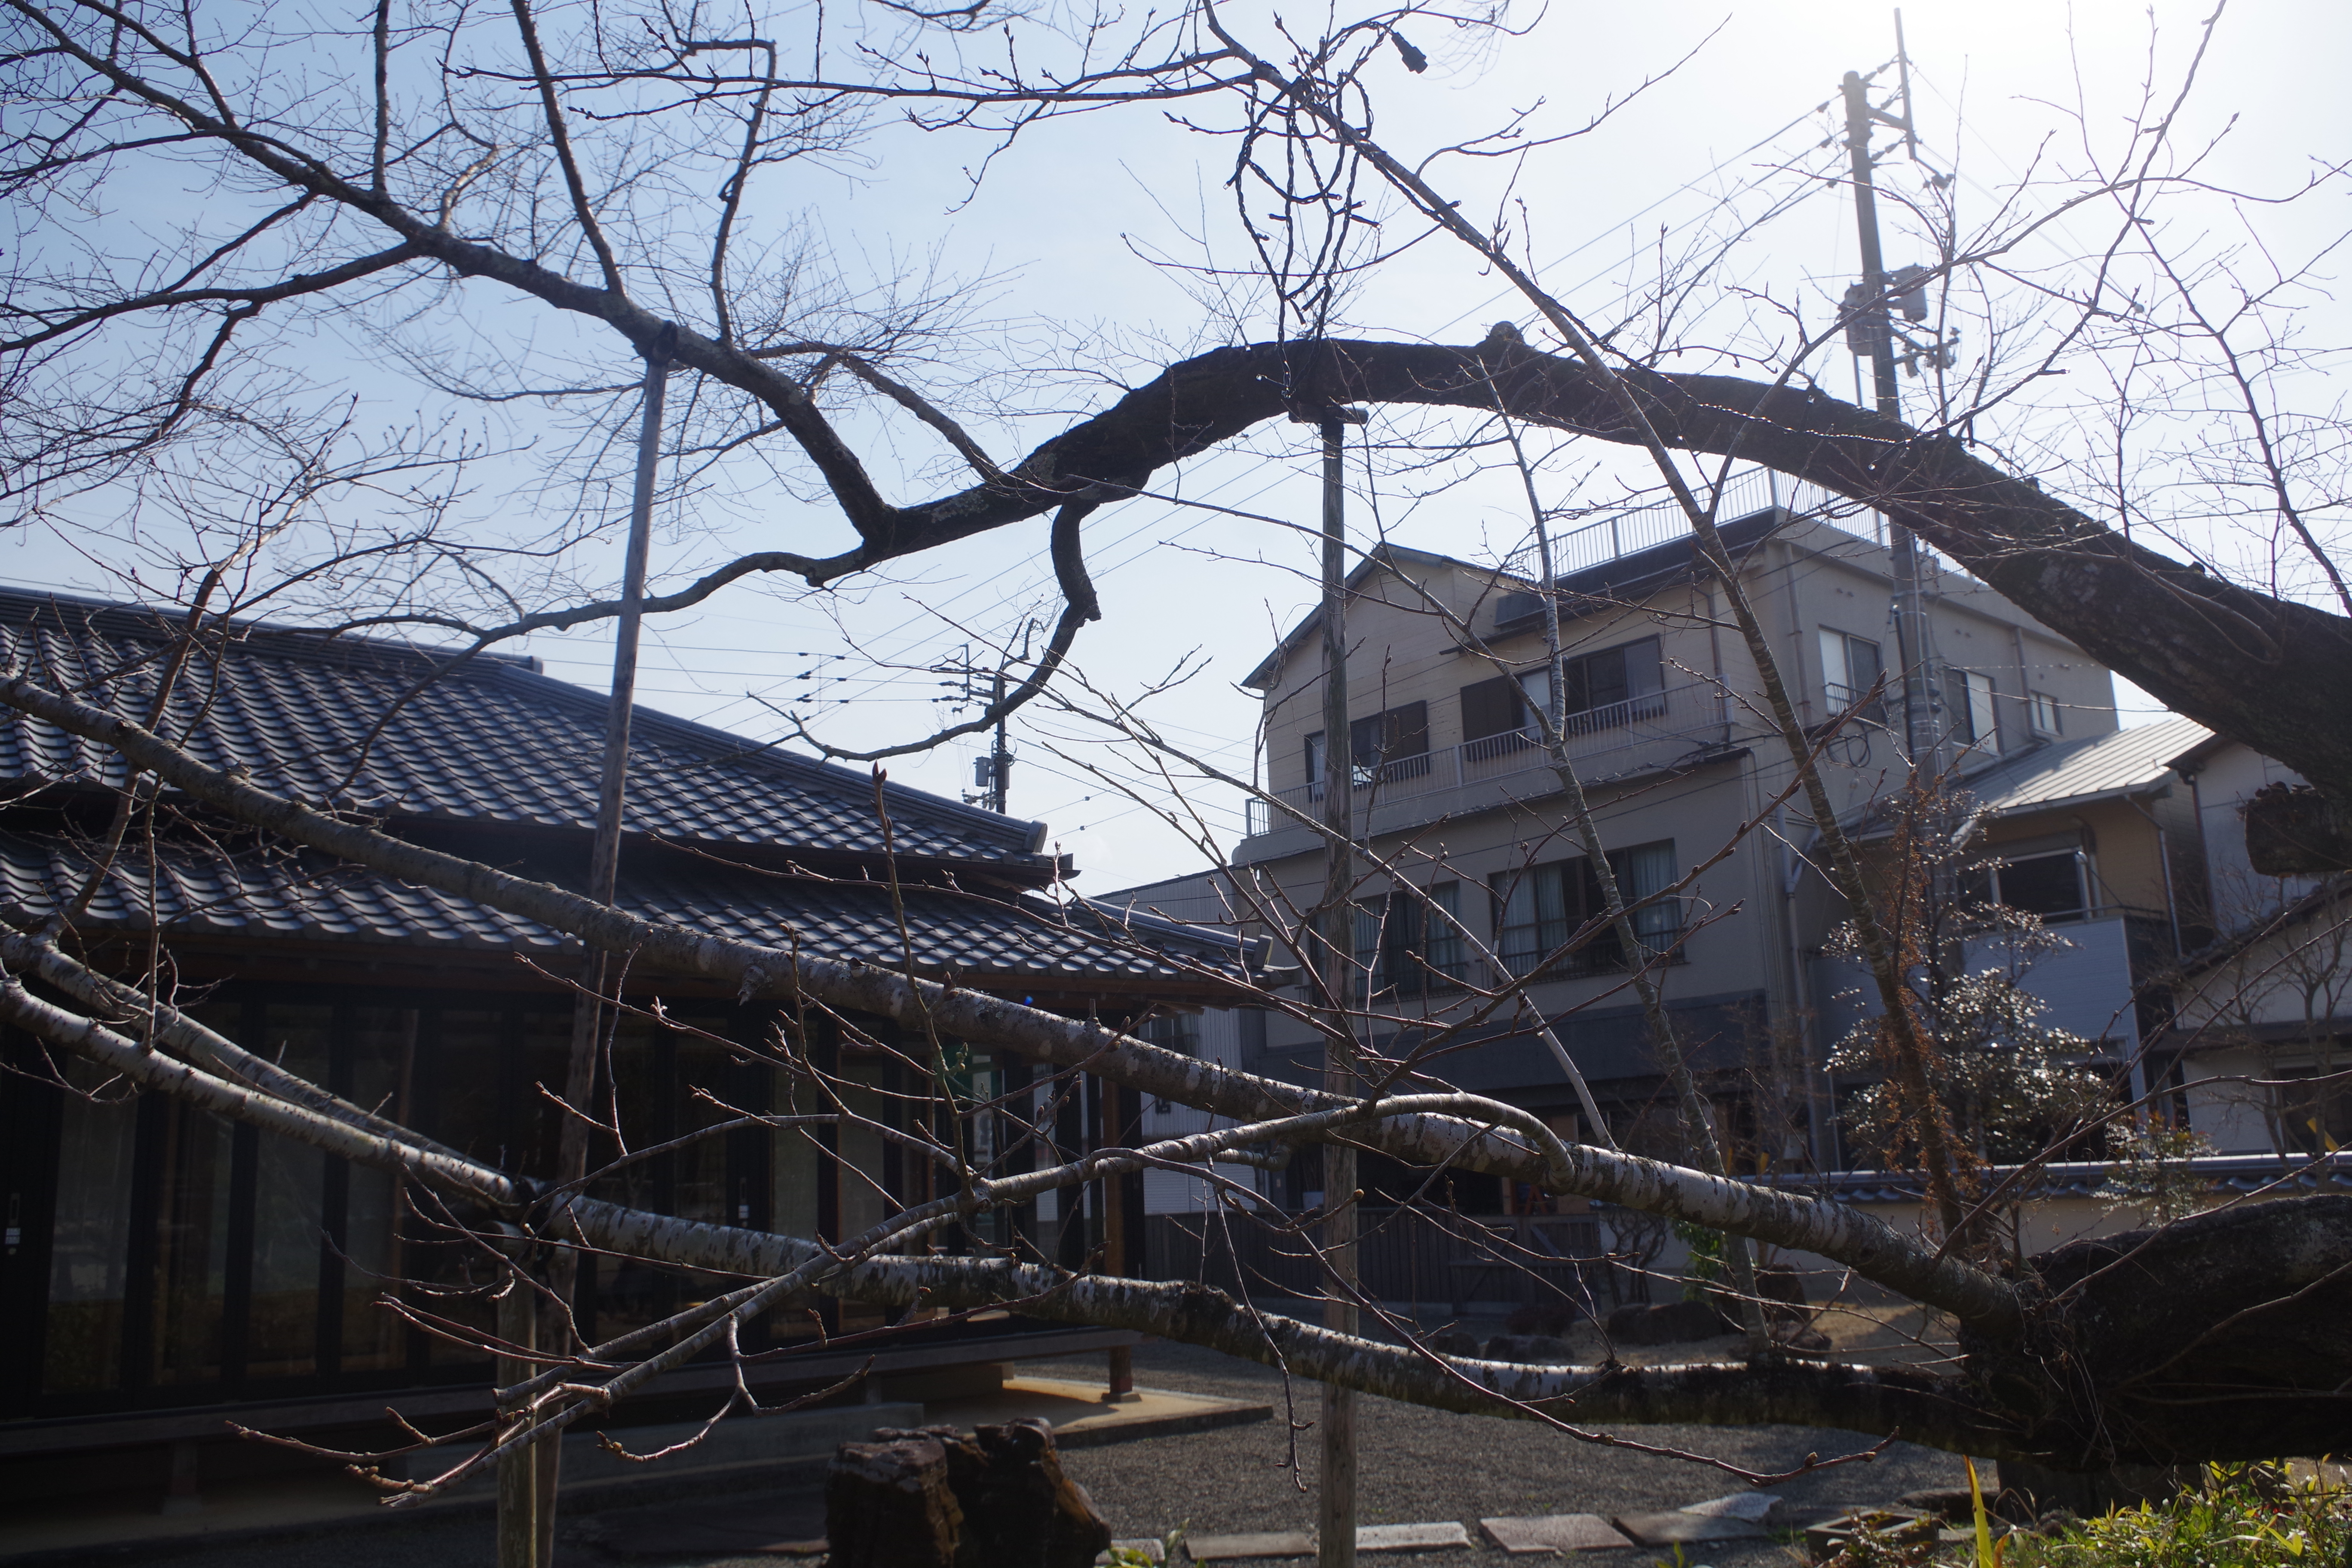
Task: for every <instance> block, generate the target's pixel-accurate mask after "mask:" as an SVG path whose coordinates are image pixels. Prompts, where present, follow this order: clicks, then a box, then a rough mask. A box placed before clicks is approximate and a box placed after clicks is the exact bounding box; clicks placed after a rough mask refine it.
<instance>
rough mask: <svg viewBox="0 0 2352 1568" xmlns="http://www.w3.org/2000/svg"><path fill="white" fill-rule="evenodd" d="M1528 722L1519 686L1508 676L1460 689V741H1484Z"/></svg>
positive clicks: (1507, 732)
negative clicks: (1461, 739)
mask: <svg viewBox="0 0 2352 1568" xmlns="http://www.w3.org/2000/svg"><path fill="white" fill-rule="evenodd" d="M1526 723H1527V708H1526V704H1525V702H1524V700H1522V699H1521V697H1520V695H1519V683H1518V682H1517V680H1516V679H1512V678H1511V677H1510V676H1507V675H1498V676H1496V677H1495V679H1492V680H1481V681H1477V682H1475V684H1473V685H1469V686H1465V687H1464V688H1463V689H1462V738H1463V740H1465V741H1483V740H1485V739H1486V738H1487V737H1488V736H1490V735H1503V734H1509V733H1512V732H1514V731H1517V730H1518V729H1520V728H1521V727H1522V726H1523V725H1525V724H1526Z"/></svg>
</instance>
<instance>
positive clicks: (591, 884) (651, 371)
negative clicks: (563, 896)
mask: <svg viewBox="0 0 2352 1568" xmlns="http://www.w3.org/2000/svg"><path fill="white" fill-rule="evenodd" d="M676 342H677V329H676V328H675V327H672V328H668V329H666V330H665V331H663V333H662V336H661V340H660V341H659V342H656V344H655V346H654V347H653V348H652V349H651V350H649V351H647V353H646V371H645V384H644V390H643V393H642V400H643V402H642V407H641V408H640V411H639V416H638V424H637V466H636V475H635V488H634V489H633V491H632V494H631V497H630V501H629V542H628V548H627V552H626V553H625V556H624V557H623V561H622V566H621V613H620V615H619V616H617V617H616V618H615V620H614V627H613V691H612V696H611V698H610V700H608V702H607V703H606V706H605V710H604V759H603V766H602V769H601V771H600V773H599V777H598V781H597V787H596V834H595V837H594V838H593V841H592V842H591V844H590V847H589V853H588V889H587V891H588V896H589V897H590V898H592V899H593V900H596V901H597V902H598V903H600V904H609V903H611V902H612V901H613V895H614V889H615V887H616V886H617V884H618V882H619V879H620V868H621V827H622V819H623V816H624V814H625V809H626V806H627V801H628V784H629V723H630V720H631V717H632V716H633V715H634V713H635V709H636V699H637V641H638V634H639V632H640V630H641V628H642V626H643V622H644V618H645V598H646V556H647V554H648V553H649V552H650V551H651V547H652V540H653V516H654V488H655V483H656V480H657V479H658V478H659V477H660V471H661V434H662V410H663V404H664V400H665V398H666V395H667V392H668V389H669V365H670V354H671V352H672V348H673V346H674V345H675V344H676ZM612 975H613V971H612V969H611V967H610V966H609V965H608V964H607V963H605V959H604V953H602V952H593V951H592V952H590V953H589V954H588V956H587V958H586V960H585V961H584V962H583V963H582V965H581V971H580V994H579V996H578V997H577V998H576V999H575V1000H574V1001H573V1003H572V1049H571V1059H570V1060H569V1062H568V1063H567V1064H566V1068H565V1073H564V1080H563V1099H564V1102H565V1103H566V1104H568V1105H570V1106H571V1107H572V1112H573V1113H572V1115H569V1116H566V1117H564V1118H563V1119H562V1131H560V1132H559V1133H558V1134H557V1137H556V1166H557V1172H556V1174H557V1177H558V1179H559V1180H561V1181H562V1182H564V1183H567V1184H569V1183H576V1182H579V1181H580V1180H582V1179H583V1177H584V1176H586V1174H587V1173H588V1158H589V1152H590V1151H589V1147H588V1128H589V1124H590V1122H591V1121H593V1116H592V1114H591V1110H590V1108H591V1106H592V1105H593V1102H594V1098H595V1089H596V1059H597V1056H598V1051H597V1046H598V1044H599V1042H600V1041H601V1039H602V1038H603V1034H604V1003H605V1001H606V997H605V994H604V992H605V987H606V985H607V984H608V982H609V981H610V979H611V978H612ZM579 1257H580V1255H579V1254H578V1253H577V1252H575V1251H573V1250H572V1248H570V1247H559V1248H558V1249H557V1250H556V1253H555V1256H554V1258H553V1259H552V1260H551V1267H550V1268H549V1269H548V1288H549V1290H550V1292H551V1295H552V1296H553V1297H554V1299H555V1301H556V1302H557V1303H559V1304H561V1305H562V1306H568V1305H570V1304H571V1303H572V1300H573V1297H574V1294H575V1292H576V1289H577V1285H578V1279H579ZM509 1296H511V1297H515V1298H517V1299H518V1300H520V1301H523V1302H530V1301H532V1300H533V1298H532V1297H531V1295H530V1293H529V1292H527V1291H525V1290H524V1289H522V1287H521V1285H520V1281H518V1282H517V1283H516V1284H514V1285H513V1286H510V1287H509ZM517 1310H518V1312H519V1314H520V1315H519V1316H518V1317H517V1319H516V1325H517V1328H516V1331H518V1332H527V1331H530V1329H532V1328H533V1327H534V1326H535V1324H536V1322H537V1321H538V1320H540V1319H541V1318H542V1317H543V1318H544V1319H545V1323H546V1328H547V1330H548V1332H547V1333H545V1334H544V1335H541V1336H540V1338H541V1339H542V1340H543V1341H544V1342H547V1343H549V1344H550V1345H551V1346H552V1348H554V1349H557V1350H569V1349H570V1348H571V1347H570V1346H569V1345H568V1344H563V1343H560V1342H557V1336H556V1334H555V1330H556V1328H557V1326H558V1325H559V1324H560V1323H562V1321H564V1320H563V1318H562V1314H561V1312H560V1310H556V1309H555V1308H551V1309H550V1310H548V1311H546V1312H545V1313H543V1314H542V1313H540V1312H536V1311H530V1310H522V1309H521V1308H518V1309H517ZM499 1331H500V1333H501V1334H502V1335H505V1336H506V1337H509V1338H511V1337H512V1335H511V1334H510V1333H509V1329H508V1325H507V1323H506V1322H505V1321H504V1320H503V1319H502V1320H501V1321H500V1323H499ZM531 1343H532V1342H531V1341H530V1340H529V1339H526V1340H523V1341H521V1342H520V1348H523V1349H526V1350H528V1349H530V1348H531ZM518 1364H520V1363H518ZM562 1453H563V1449H562V1444H561V1442H560V1441H559V1440H557V1439H554V1438H548V1439H545V1440H542V1441H541V1442H540V1443H539V1444H538V1445H537V1446H536V1447H535V1448H533V1449H527V1450H524V1451H523V1452H521V1453H519V1454H515V1455H510V1456H509V1457H508V1458H504V1459H501V1460H499V1468H500V1477H499V1498H500V1507H501V1508H502V1509H503V1508H505V1507H506V1506H507V1503H506V1500H507V1498H508V1496H509V1490H512V1492H513V1493H514V1495H515V1496H517V1497H520V1495H521V1493H522V1489H523V1488H524V1485H525V1483H524V1482H523V1480H522V1479H521V1478H520V1475H519V1474H518V1476H516V1477H515V1478H513V1479H512V1485H511V1487H510V1486H509V1477H508V1475H507V1473H506V1468H507V1467H508V1466H509V1465H517V1466H520V1465H523V1464H530V1466H531V1467H532V1469H533V1472H534V1474H533V1478H532V1480H531V1482H530V1490H531V1491H532V1492H533V1493H534V1494H535V1505H536V1518H535V1519H534V1520H533V1521H532V1522H531V1527H530V1531H529V1534H528V1545H526V1536H525V1534H524V1531H522V1530H521V1529H520V1513H519V1512H518V1515H517V1520H518V1528H517V1529H515V1530H513V1531H508V1530H506V1529H503V1528H502V1529H501V1530H500V1532H499V1568H548V1564H549V1563H552V1562H553V1561H554V1552H555V1491H556V1486H557V1484H558V1480H559V1477H558V1474H557V1471H558V1468H559V1466H560V1465H561V1463H562Z"/></svg>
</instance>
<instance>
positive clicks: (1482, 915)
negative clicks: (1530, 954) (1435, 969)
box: [1255, 759, 1788, 1046]
mask: <svg viewBox="0 0 2352 1568" xmlns="http://www.w3.org/2000/svg"><path fill="white" fill-rule="evenodd" d="M1749 772H1750V763H1748V761H1747V760H1746V759H1740V760H1735V761H1732V762H1727V763H1717V764H1716V765H1714V766H1711V767H1707V768H1705V769H1702V770H1699V771H1697V772H1696V773H1689V774H1686V775H1683V776H1680V777H1666V778H1660V779H1654V780H1651V781H1649V782H1647V783H1645V784H1639V785H1637V786H1635V787H1633V788H1628V789H1622V790H1614V791H1611V790H1603V791H1598V792H1596V793H1595V795H1594V797H1593V801H1592V804H1593V815H1594V817H1595V821H1596V825H1597V826H1599V828H1600V830H1601V837H1602V841H1603V842H1604V843H1606V844H1608V845H1609V846H1610V847H1612V848H1621V847H1634V846H1638V845H1643V844H1649V843H1654V842H1656V841H1658V840H1662V839H1671V840H1672V841H1673V842H1674V845H1675V857H1676V859H1677V861H1678V862H1679V863H1680V865H1681V866H1683V867H1684V868H1690V867H1693V866H1695V865H1696V864H1698V863H1699V862H1701V861H1704V860H1706V859H1708V858H1711V857H1713V856H1714V855H1715V854H1716V853H1717V851H1718V850H1720V849H1722V848H1723V847H1725V846H1726V845H1732V846H1733V848H1732V852H1731V853H1730V854H1729V855H1728V856H1727V857H1725V858H1723V859H1721V860H1719V861H1717V863H1715V864H1714V865H1711V866H1708V867H1707V868H1706V869H1705V870H1704V871H1703V872H1701V873H1699V874H1698V875H1697V876H1696V879H1695V880H1694V881H1693V882H1692V883H1691V885H1690V887H1689V889H1687V891H1686V893H1685V911H1686V913H1685V921H1687V922H1690V923H1693V924H1696V925H1697V926H1698V927H1699V929H1697V930H1696V931H1695V932H1694V933H1693V934H1692V936H1691V937H1690V938H1689V939H1688V941H1687V942H1686V943H1685V956H1686V958H1687V961H1688V962H1686V963H1678V964H1675V965H1673V966H1671V967H1670V968H1668V969H1666V970H1665V971H1664V972H1663V973H1664V987H1665V990H1666V993H1667V995H1668V997H1669V999H1672V998H1674V997H1676V996H1700V995H1707V996H1714V995H1723V994H1734V993H1745V992H1750V991H1764V992H1767V993H1769V994H1770V996H1771V997H1772V998H1773V999H1774V1000H1776V1001H1777V1000H1780V998H1781V997H1782V995H1783V993H1784V992H1785V991H1786V988H1787V979H1786V976H1787V972H1788V966H1787V963H1786V961H1785V952H1786V948H1785V940H1786V939H1785V936H1784V935H1783V934H1782V928H1781V927H1780V924H1779V921H1778V914H1777V900H1778V897H1779V878H1780V870H1781V867H1780V846H1779V844H1778V842H1777V841H1776V840H1774V839H1772V838H1770V837H1768V836H1755V835H1751V836H1748V837H1739V835H1740V829H1741V828H1742V827H1743V826H1744V825H1745V823H1746V819H1747V816H1748V812H1749V810H1750V809H1751V804H1750V803H1751V802H1752V801H1753V799H1754V798H1755V791H1754V785H1753V781H1752V780H1751V779H1749V778H1748V777H1747V776H1746V775H1747V774H1748V773H1749ZM1735 840H1737V842H1736V843H1735ZM1371 849H1372V851H1373V854H1374V855H1375V856H1376V857H1378V858H1381V859H1384V860H1387V861H1389V862H1390V863H1391V864H1394V865H1396V866H1398V867H1400V868H1404V870H1405V875H1406V877H1407V879H1409V880H1410V881H1412V882H1413V883H1415V884H1418V885H1420V886H1423V887H1427V886H1430V885H1433V884H1434V883H1438V882H1443V881H1454V882H1456V883H1458V884H1459V885H1460V887H1461V902H1460V907H1461V911H1462V918H1463V921H1464V923H1465V925H1466V926H1467V927H1468V928H1469V930H1470V931H1471V932H1472V934H1473V935H1475V937H1477V939H1478V940H1479V941H1480V942H1485V943H1486V944H1487V945H1488V946H1489V947H1492V946H1494V945H1495V944H1496V930H1495V924H1496V910H1495V908H1494V901H1493V900H1492V898H1491V896H1490V895H1489V893H1488V892H1487V890H1486V889H1488V888H1489V887H1490V886H1491V884H1492V882H1493V881H1494V879H1496V878H1498V877H1501V876H1505V875H1507V874H1508V873H1509V872H1511V871H1513V870H1516V869H1519V868H1524V867H1527V866H1529V865H1536V864H1541V863H1544V862H1549V861H1553V860H1568V859H1576V858H1580V857H1581V855H1582V853H1583V852H1582V850H1581V848H1580V847H1579V846H1578V844H1577V842H1576V840H1575V838H1574V836H1573V834H1572V833H1571V832H1570V829H1569V828H1568V826H1567V825H1566V824H1565V822H1564V820H1563V819H1562V816H1561V814H1560V812H1559V808H1558V805H1557V803H1556V802H1551V801H1538V802H1534V803H1531V804H1530V805H1528V806H1526V807H1523V808H1519V809H1506V810H1501V811H1494V812H1489V813H1486V814H1483V815H1481V816H1475V817H1469V818H1465V819H1462V820H1458V821H1448V822H1442V823H1437V824H1433V825H1430V826H1427V827H1425V828H1423V829H1421V830H1419V831H1417V832H1413V833H1410V834H1401V835H1391V836H1387V837H1381V838H1377V839H1375V840H1374V841H1373V842H1372V845H1371ZM1255 870H1256V871H1257V873H1258V874H1259V875H1261V876H1264V877H1265V878H1267V879H1268V880H1269V881H1270V882H1271V883H1273V884H1274V885H1275V886H1277V887H1279V888H1280V889H1282V890H1283V892H1284V893H1285V895H1286V897H1287V898H1288V899H1289V900H1291V901H1293V902H1294V903H1295V904H1296V905H1297V906H1301V907H1303V906H1305V905H1307V904H1308V903H1311V902H1313V901H1314V900H1315V899H1316V898H1317V897H1318V895H1319V893H1320V891H1321V888H1322V882H1323V867H1322V858H1321V856H1320V854H1319V853H1312V854H1306V855H1296V856H1291V857H1288V858H1285V859H1282V860H1277V861H1273V862H1269V863H1267V864H1265V865H1263V866H1260V867H1257V868H1255ZM1361 875H1362V880H1361V882H1360V895H1361V896H1372V895H1378V894H1381V893H1384V892H1386V891H1388V890H1390V889H1391V879H1390V878H1389V877H1388V876H1386V875H1382V874H1379V873H1377V872H1374V871H1373V870H1372V869H1371V868H1370V867H1367V868H1364V871H1363V872H1362V873H1361ZM1528 994H1529V997H1530V999H1531V1000H1532V1001H1533V1002H1534V1004H1535V1005H1537V1006H1538V1007H1539V1008H1541V1009H1542V1010H1544V1011H1545V1012H1546V1013H1548V1014H1551V1013H1559V1012H1565V1011H1567V1010H1569V1009H1570V1008H1574V1007H1579V1006H1583V1005H1604V1006H1616V1005H1627V1004H1628V1003H1630V1002H1631V1000H1632V998H1631V996H1630V995H1629V994H1627V993H1626V992H1625V991H1624V982H1623V977H1622V975H1602V976H1595V977H1591V978H1588V979H1575V980H1565V981H1556V982H1548V983H1545V984H1538V985H1534V986H1531V987H1529V988H1528ZM1431 1002H1432V1006H1431V1015H1432V1016H1439V1017H1443V1016H1449V1015H1454V1014H1459V1013H1460V1012H1462V1011H1464V1010H1465V1009H1466V1008H1468V1007H1469V1006H1471V1005H1475V998H1472V997H1468V996H1462V995H1454V996H1447V995H1441V996H1438V997H1435V998H1432V999H1431ZM1307 1037H1308V1032H1307V1030H1306V1029H1305V1028H1303V1027H1299V1026H1284V1025H1282V1024H1280V1023H1276V1024H1273V1025H1271V1026H1270V1033H1269V1036H1268V1043H1269V1044H1270V1045H1275V1046H1280V1045H1283V1044H1286V1043H1296V1042H1297V1041H1303V1040H1305V1039H1306V1038H1307Z"/></svg>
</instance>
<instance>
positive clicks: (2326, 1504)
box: [1830, 1465, 2352, 1568]
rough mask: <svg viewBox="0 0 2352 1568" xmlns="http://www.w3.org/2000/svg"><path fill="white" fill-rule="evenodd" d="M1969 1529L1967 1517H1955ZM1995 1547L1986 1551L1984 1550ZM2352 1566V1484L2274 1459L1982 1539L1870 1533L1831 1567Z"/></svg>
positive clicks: (2222, 1468) (2216, 1470)
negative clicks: (2137, 1502)
mask: <svg viewBox="0 0 2352 1568" xmlns="http://www.w3.org/2000/svg"><path fill="white" fill-rule="evenodd" d="M1953 1522H1954V1523H1956V1524H1958V1525H1960V1526H1961V1527H1962V1528H1967V1526H1968V1524H1969V1521H1967V1520H1965V1519H1962V1520H1956V1521H1953ZM1988 1547H1989V1548H1990V1550H1988V1549H1987V1548H1988ZM2285 1564H2294V1565H2295V1568H2303V1565H2306V1564H2307V1565H2309V1568H2352V1488H2348V1487H2347V1486H2345V1485H2342V1484H2340V1483H2339V1484H2333V1485H2331V1484H2329V1483H2326V1482H2324V1481H2321V1480H2319V1479H2305V1480H2296V1479H2294V1478H2293V1477H2292V1476H2290V1475H2289V1474H2288V1473H2287V1471H2286V1470H2285V1469H2284V1468H2283V1467H2280V1466H2275V1465H2214V1466H2211V1467H2209V1468H2207V1470H2206V1472H2205V1477H2204V1479H2203V1481H2202V1482H2201V1483H2200V1485H2199V1486H2197V1487H2195V1488H2194V1489H2190V1490H2188V1491H2185V1492H2183V1493H2182V1494H2181V1495H2180V1496H2179V1497H2177V1498H2175V1499H2173V1500H2171V1501H2170V1502H2166V1503H2149V1504H2145V1505H2143V1506H2141V1507H2138V1508H2131V1509H2118V1510H2116V1511H2115V1512H2113V1513H2110V1514H2108V1515H2107V1516H2106V1517H2105V1518H2104V1519H2063V1521H2062V1520H2060V1519H2055V1518H2053V1520H2052V1521H2048V1522H2047V1523H2045V1525H2044V1526H2043V1528H2042V1529H2041V1530H2035V1531H2015V1532H2013V1533H2011V1534H2009V1535H2006V1536H1994V1537H1992V1538H1991V1539H1990V1540H1989V1541H1988V1542H1985V1543H1984V1544H1981V1545H1976V1546H1964V1547H1958V1548H1955V1547H1951V1546H1943V1547H1932V1546H1928V1545H1926V1544H1914V1543H1911V1542H1903V1541H1900V1540H1897V1539H1895V1538H1894V1537H1892V1536H1864V1537H1863V1538H1861V1539H1858V1540H1856V1541H1855V1542H1853V1544H1852V1545H1851V1546H1849V1547H1847V1548H1846V1549H1845V1550H1844V1551H1843V1552H1840V1553H1839V1554H1838V1555H1837V1556H1836V1557H1834V1558H1832V1560H1831V1563H1830V1568H2282V1565H2285Z"/></svg>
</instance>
